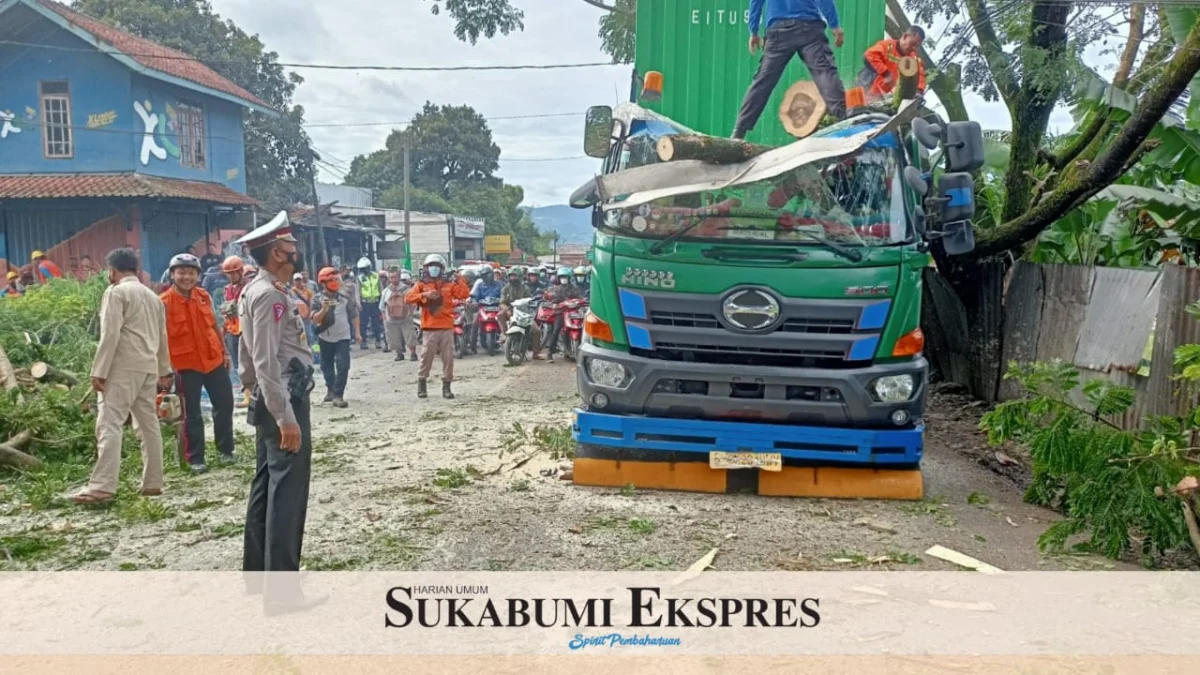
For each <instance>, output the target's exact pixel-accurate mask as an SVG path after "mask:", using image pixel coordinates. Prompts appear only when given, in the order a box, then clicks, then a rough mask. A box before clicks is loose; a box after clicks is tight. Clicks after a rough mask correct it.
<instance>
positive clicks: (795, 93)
mask: <svg viewBox="0 0 1200 675" xmlns="http://www.w3.org/2000/svg"><path fill="white" fill-rule="evenodd" d="M824 118H825V99H823V98H821V94H820V92H818V91H817V85H816V83H815V82H812V81H810V80H801V81H799V82H797V83H795V84H793V85H792V86H790V87H788V88H787V91H785V92H784V93H783V103H781V104H779V121H780V122H782V123H783V128H784V129H785V130H786V131H787V132H788V133H789V134H791V135H793V136H795V137H796V138H804V137H805V136H807V135H809V134H811V133H812V132H814V131H816V130H817V127H818V126H820V124H821V120H822V119H824Z"/></svg>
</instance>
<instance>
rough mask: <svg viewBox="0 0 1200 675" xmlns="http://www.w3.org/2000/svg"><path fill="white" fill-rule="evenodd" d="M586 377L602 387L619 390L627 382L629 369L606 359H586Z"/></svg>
mask: <svg viewBox="0 0 1200 675" xmlns="http://www.w3.org/2000/svg"><path fill="white" fill-rule="evenodd" d="M587 372H588V377H590V378H591V380H592V382H595V383H596V384H598V385H600V386H602V387H614V388H620V387H623V386H625V384H626V382H627V381H628V380H629V369H628V368H626V367H625V366H624V365H622V364H620V363H617V362H616V361H609V360H608V359H588V360H587Z"/></svg>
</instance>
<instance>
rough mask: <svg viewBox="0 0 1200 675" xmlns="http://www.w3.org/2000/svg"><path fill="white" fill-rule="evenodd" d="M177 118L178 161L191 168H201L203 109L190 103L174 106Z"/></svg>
mask: <svg viewBox="0 0 1200 675" xmlns="http://www.w3.org/2000/svg"><path fill="white" fill-rule="evenodd" d="M176 112H177V114H178V120H179V130H178V131H179V163H180V164H182V165H184V166H188V167H191V168H193V169H203V168H204V167H205V166H206V164H205V157H204V111H203V110H201V109H200V108H196V107H193V106H190V105H180V106H179V107H178V108H176Z"/></svg>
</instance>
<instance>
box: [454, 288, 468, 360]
mask: <svg viewBox="0 0 1200 675" xmlns="http://www.w3.org/2000/svg"><path fill="white" fill-rule="evenodd" d="M466 312H467V307H466V302H465V301H463V300H455V301H454V357H455V358H459V359H461V358H462V357H463V356H464V355H465V354H466V350H467V339H466V335H465V333H466V325H467V321H466Z"/></svg>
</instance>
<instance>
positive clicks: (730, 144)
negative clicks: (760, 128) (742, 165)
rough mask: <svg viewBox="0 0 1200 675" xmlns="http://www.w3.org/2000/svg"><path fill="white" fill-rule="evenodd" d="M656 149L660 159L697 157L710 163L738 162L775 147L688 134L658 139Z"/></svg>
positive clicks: (669, 160)
mask: <svg viewBox="0 0 1200 675" xmlns="http://www.w3.org/2000/svg"><path fill="white" fill-rule="evenodd" d="M656 149H657V151H658V158H659V160H661V161H664V162H671V161H675V160H683V159H696V160H700V161H701V162H708V163H709V164H737V163H738V162H744V161H746V160H748V159H753V158H754V157H757V156H759V155H761V154H763V153H764V152H766V151H768V150H773V149H774V148H772V147H770V146H767V145H757V144H754V143H747V142H746V141H740V140H737V139H734V138H718V137H716V136H701V135H691V134H688V135H680V136H663V137H662V138H660V139H658V144H657V146H656Z"/></svg>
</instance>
